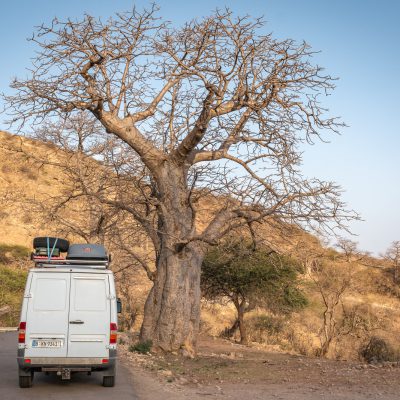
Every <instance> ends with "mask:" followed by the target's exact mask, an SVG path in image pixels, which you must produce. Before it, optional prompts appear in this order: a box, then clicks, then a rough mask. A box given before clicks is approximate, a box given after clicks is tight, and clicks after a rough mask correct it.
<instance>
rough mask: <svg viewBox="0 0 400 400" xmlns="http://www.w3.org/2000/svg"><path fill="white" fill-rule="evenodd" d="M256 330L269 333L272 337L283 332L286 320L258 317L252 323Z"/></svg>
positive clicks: (266, 316)
mask: <svg viewBox="0 0 400 400" xmlns="http://www.w3.org/2000/svg"><path fill="white" fill-rule="evenodd" d="M252 325H253V328H254V329H258V330H260V331H264V332H267V333H268V334H270V335H275V334H277V333H280V332H282V330H283V327H284V320H283V319H282V318H279V317H273V316H271V315H257V316H256V317H254V319H253V321H252Z"/></svg>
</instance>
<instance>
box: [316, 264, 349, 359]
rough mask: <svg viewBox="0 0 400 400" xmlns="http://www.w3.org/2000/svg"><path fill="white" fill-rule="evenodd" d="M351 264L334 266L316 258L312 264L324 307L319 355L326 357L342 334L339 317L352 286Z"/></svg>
mask: <svg viewBox="0 0 400 400" xmlns="http://www.w3.org/2000/svg"><path fill="white" fill-rule="evenodd" d="M352 277H353V270H352V266H351V263H348V262H345V263H342V264H337V265H335V264H333V262H332V261H330V260H327V259H326V258H323V257H319V258H315V259H314V260H313V262H312V268H311V272H310V278H311V279H312V281H313V282H314V283H315V286H316V288H317V290H318V292H319V294H320V295H321V299H322V302H323V305H324V311H323V324H322V327H321V331H320V340H321V348H320V349H318V352H317V355H319V356H322V357H325V356H326V355H327V353H328V351H329V349H330V346H331V344H332V342H333V341H334V339H336V338H337V337H338V336H339V335H340V334H341V332H340V324H338V315H339V310H340V306H341V305H343V304H342V300H343V297H344V295H345V293H346V292H347V291H348V290H349V289H350V287H351V285H352Z"/></svg>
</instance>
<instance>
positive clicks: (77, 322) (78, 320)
mask: <svg viewBox="0 0 400 400" xmlns="http://www.w3.org/2000/svg"><path fill="white" fill-rule="evenodd" d="M69 323H70V324H84V322H83V321H81V320H80V319H77V320H75V321H69Z"/></svg>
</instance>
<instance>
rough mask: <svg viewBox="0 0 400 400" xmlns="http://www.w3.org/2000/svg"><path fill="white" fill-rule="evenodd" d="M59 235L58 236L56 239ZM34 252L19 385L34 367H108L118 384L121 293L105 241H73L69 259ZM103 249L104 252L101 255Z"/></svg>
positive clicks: (107, 378)
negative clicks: (106, 251) (118, 319)
mask: <svg viewBox="0 0 400 400" xmlns="http://www.w3.org/2000/svg"><path fill="white" fill-rule="evenodd" d="M50 239H54V238H50ZM53 242H54V241H52V240H50V241H48V245H47V253H48V255H49V256H43V255H42V256H40V255H34V256H33V260H34V262H35V268H33V269H31V270H30V271H29V274H28V278H27V282H26V287H25V293H24V299H23V303H22V310H21V320H20V321H21V322H20V324H19V335H18V356H17V360H18V367H19V368H18V369H19V385H20V387H23V388H26V387H30V386H31V385H32V380H33V375H34V372H37V371H42V372H47V373H48V372H55V373H57V375H59V376H61V378H62V379H70V377H71V372H74V371H81V372H87V373H88V374H90V373H91V372H92V371H102V373H103V386H114V382H115V363H116V356H117V312H118V311H119V310H117V308H118V307H119V306H120V304H119V305H118V307H117V297H116V292H115V284H114V277H113V273H112V272H111V271H110V270H108V269H107V267H108V257H106V253H105V249H104V248H103V246H99V245H71V246H69V250H68V255H67V257H66V258H65V259H63V258H61V257H59V256H54V251H53V252H52V253H51V254H50V248H53V250H54V249H55V247H54V246H53V245H52V244H51V243H53ZM99 254H100V257H99Z"/></svg>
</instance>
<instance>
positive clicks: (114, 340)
mask: <svg viewBox="0 0 400 400" xmlns="http://www.w3.org/2000/svg"><path fill="white" fill-rule="evenodd" d="M117 330H118V327H117V324H116V323H115V322H111V324H110V344H116V343H117Z"/></svg>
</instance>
